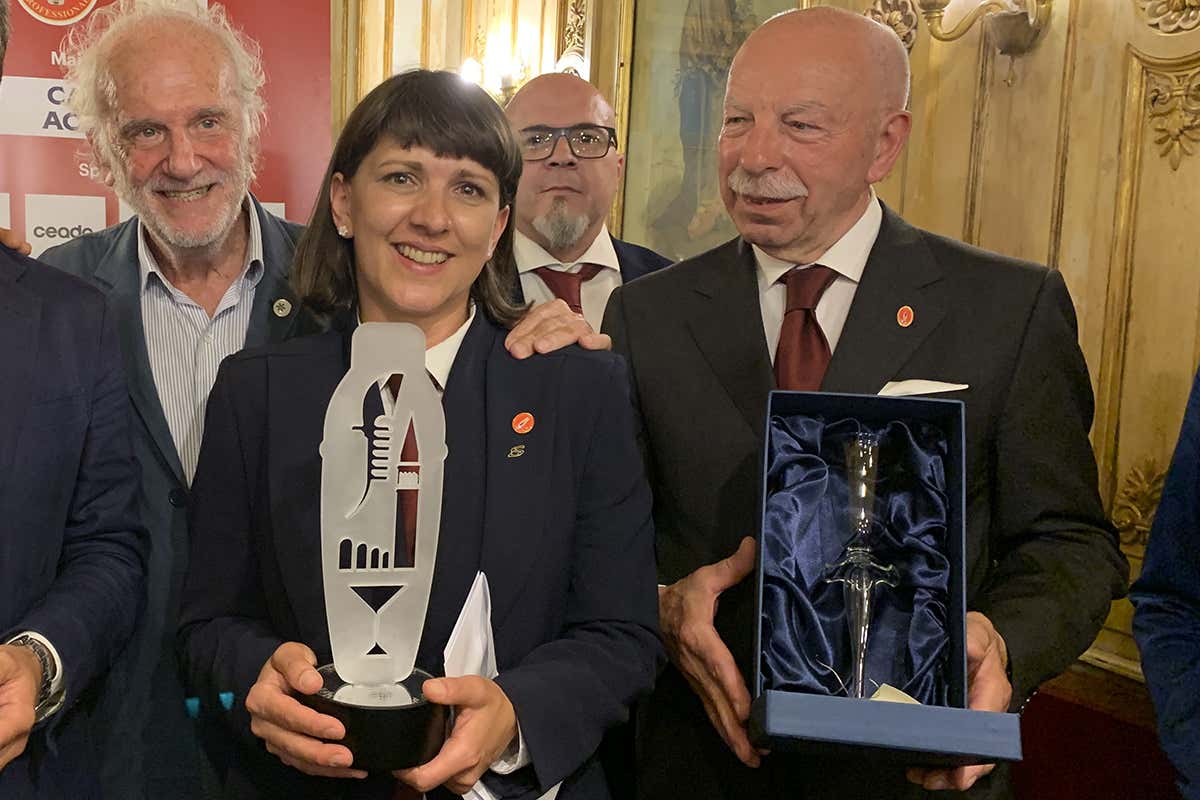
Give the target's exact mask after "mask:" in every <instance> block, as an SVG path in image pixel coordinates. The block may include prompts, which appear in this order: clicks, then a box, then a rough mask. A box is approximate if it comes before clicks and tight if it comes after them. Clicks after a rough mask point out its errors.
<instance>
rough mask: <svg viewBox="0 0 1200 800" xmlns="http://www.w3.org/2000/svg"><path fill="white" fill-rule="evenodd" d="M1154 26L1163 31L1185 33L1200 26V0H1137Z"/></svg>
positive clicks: (1150, 23)
mask: <svg viewBox="0 0 1200 800" xmlns="http://www.w3.org/2000/svg"><path fill="white" fill-rule="evenodd" d="M1137 5H1138V8H1140V9H1141V11H1142V14H1143V15H1144V16H1145V17H1146V22H1147V23H1148V24H1149V25H1150V27H1152V28H1157V29H1158V30H1160V31H1162V32H1163V33H1184V32H1186V31H1191V30H1195V29H1196V28H1200V0H1137Z"/></svg>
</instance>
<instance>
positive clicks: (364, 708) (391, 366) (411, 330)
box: [302, 322, 447, 771]
mask: <svg viewBox="0 0 1200 800" xmlns="http://www.w3.org/2000/svg"><path fill="white" fill-rule="evenodd" d="M396 376H399V388H398V389H397V390H396V395H395V403H394V404H393V405H392V407H391V408H388V406H387V403H386V401H382V400H378V398H379V397H380V386H381V385H385V384H387V385H391V386H392V387H395V386H396ZM389 381H390V383H389ZM380 403H382V408H383V413H377V409H378V408H379V407H380ZM410 423H411V426H412V431H413V438H414V439H415V453H414V452H413V448H412V444H414V442H412V441H410V442H409V443H408V445H407V446H406V442H405V439H406V436H407V434H408V432H409V426H410ZM445 457H446V420H445V417H444V415H443V413H442V402H441V398H440V397H439V396H438V393H437V390H436V389H434V387H433V384H432V382H431V381H430V379H429V375H428V373H427V372H426V371H425V336H424V334H423V333H422V332H421V329H420V328H417V327H416V326H413V325H406V324H390V323H375V322H368V323H364V324H362V325H359V326H358V328H357V329H356V330H355V332H354V337H353V340H352V342H351V350H350V370H349V371H348V372H347V373H346V375H345V376H344V377H343V378H342V380H341V382H340V383H339V384H338V386H337V389H336V390H335V391H334V393H333V397H332V399H330V401H329V407H328V409H327V411H326V413H325V433H324V439H323V440H322V442H321V458H322V467H321V571H322V575H323V577H324V588H325V609H326V614H327V617H328V622H329V643H330V646H331V648H332V650H333V663H332V664H326V665H324V666H322V667H320V668H319V669H318V671H319V672H320V674H321V677H322V678H323V679H324V681H325V684H324V687H323V688H322V689H321V690H320V691H319V692H317V694H315V695H309V696H304V697H302V700H304V702H306V703H307V704H308V705H310V706H312V707H313V708H315V709H317V710H318V711H320V712H321V713H323V714H329V715H330V716H333V717H336V718H337V719H339V720H341V722H342V723H343V725H345V727H346V737H345V738H344V739H343V740H342V744H345V745H346V746H347V747H348V748H349V749H350V751H351V752H352V753H353V754H354V766H355V767H357V768H360V769H368V770H389V771H390V770H395V769H403V768H407V767H412V766H416V765H417V764H421V763H424V762H425V761H428V760H429V759H430V758H432V757H433V756H434V755H435V754H436V753H437V751H438V750H439V749H440V747H441V744H442V741H443V740H444V738H445V728H446V711H447V709H446V707H445V706H439V705H436V704H433V703H430V702H429V701H427V700H426V699H425V698H424V697H423V695H422V693H421V685H422V684H423V683H424V681H426V680H428V679H429V678H431V677H433V676H432V675H430V674H428V673H426V672H424V671H422V670H420V669H415V668H414V664H415V662H416V658H417V649H418V647H419V646H420V643H421V631H422V629H423V627H424V625H425V611H426V608H427V607H428V605H429V590H430V587H431V586H432V584H433V569H434V563H435V562H436V560H437V544H438V523H439V520H440V517H441V509H442V467H443V463H442V462H443V461H444V459H445ZM414 458H415V460H414ZM414 506H415V509H416V513H415V526H414V525H412V523H413V521H414V520H413V517H414V515H413V514H412V513H411V509H412V508H413V507H414ZM406 511H407V512H408V513H406ZM414 527H415V530H412V529H411V528H414Z"/></svg>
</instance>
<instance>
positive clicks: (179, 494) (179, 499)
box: [167, 489, 188, 508]
mask: <svg viewBox="0 0 1200 800" xmlns="http://www.w3.org/2000/svg"><path fill="white" fill-rule="evenodd" d="M167 499H168V500H170V501H171V505H173V506H175V507H176V508H185V507H187V502H188V498H187V492H185V491H184V490H183V489H172V490H171V492H170V494H168V495H167Z"/></svg>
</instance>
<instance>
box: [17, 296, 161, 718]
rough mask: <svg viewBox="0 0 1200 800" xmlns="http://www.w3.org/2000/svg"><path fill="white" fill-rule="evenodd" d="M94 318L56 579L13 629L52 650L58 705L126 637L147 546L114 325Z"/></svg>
mask: <svg viewBox="0 0 1200 800" xmlns="http://www.w3.org/2000/svg"><path fill="white" fill-rule="evenodd" d="M97 306H98V307H99V306H100V304H99V303H97ZM81 318H82V319H86V317H83V316H82V315H81ZM93 321H97V322H99V325H97V326H96V328H97V329H96V330H95V331H94V335H93V337H92V338H91V343H92V344H93V345H94V348H95V349H94V350H92V351H91V352H90V353H87V354H80V360H81V361H82V362H84V363H86V364H88V365H89V366H90V368H91V375H92V379H93V380H92V385H91V387H90V389H89V391H90V398H89V400H90V407H89V419H88V425H87V433H86V434H85V439H84V442H83V449H82V452H81V455H80V461H79V470H78V473H77V476H76V479H75V488H74V492H73V493H72V495H71V502H70V507H69V510H68V512H67V518H66V525H65V528H64V531H63V540H62V550H61V552H60V554H59V559H58V570H57V576H56V577H55V579H54V583H53V584H52V586H51V588H50V591H49V592H48V593H47V594H46V595H45V596H44V597H43V598H42V600H41V602H39V603H38V604H37V605H36V606H34V607H33V608H32V609H31V610H30V612H29V613H28V614H27V615H26V616H25V618H24V619H23V620H21V622H20V623H18V624H17V625H16V626H14V628H13V630H14V631H20V630H33V631H37V632H38V633H40V634H42V635H43V636H45V637H46V639H48V640H49V641H50V642H51V643H52V644H53V645H54V647H55V649H56V650H57V651H58V654H59V658H61V659H62V667H63V678H64V680H65V689H66V697H65V699H64V708H69V707H70V706H71V705H73V704H74V703H75V701H76V700H78V699H79V695H80V692H82V691H83V690H84V689H85V688H86V687H87V686H88V684H90V683H91V682H92V680H93V679H95V678H96V677H97V676H98V675H100V674H101V673H103V672H105V671H107V670H108V668H109V667H110V666H111V664H112V662H113V660H114V659H115V658H116V656H117V654H118V653H119V652H120V650H121V648H122V647H123V646H124V644H125V642H126V641H127V640H128V639H129V636H130V634H131V633H132V632H133V627H134V624H135V623H136V621H137V618H138V615H139V614H140V613H141V609H142V605H143V586H144V579H145V569H146V562H145V559H146V552H147V548H148V547H149V541H148V538H147V536H146V532H145V529H144V528H143V527H142V524H141V521H140V519H139V517H138V511H137V487H138V476H137V467H136V465H135V464H134V461H133V455H132V452H131V446H130V436H129V418H130V409H129V394H128V390H127V389H126V386H125V379H124V375H123V373H122V371H121V357H120V350H119V349H118V344H117V334H116V327H115V324H114V323H115V321H114V320H113V319H111V318H110V317H109V315H108V313H107V312H103V313H98V314H97V315H96V316H95V317H94V318H93ZM81 339H82V337H81ZM30 533H31V535H46V536H56V535H57V532H52V531H43V532H35V531H31V532H30ZM59 716H60V717H61V715H59Z"/></svg>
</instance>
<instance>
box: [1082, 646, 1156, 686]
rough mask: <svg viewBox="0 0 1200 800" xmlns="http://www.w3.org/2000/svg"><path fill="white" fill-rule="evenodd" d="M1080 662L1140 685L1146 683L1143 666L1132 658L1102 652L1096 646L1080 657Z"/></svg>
mask: <svg viewBox="0 0 1200 800" xmlns="http://www.w3.org/2000/svg"><path fill="white" fill-rule="evenodd" d="M1079 660H1080V661H1082V662H1084V663H1085V664H1091V665H1092V666H1095V667H1100V668H1101V669H1105V670H1108V671H1109V672H1115V673H1116V674H1118V675H1124V676H1125V677H1126V678H1131V679H1133V680H1135V681H1137V682H1139V683H1145V682H1146V676H1145V675H1144V674H1142V665H1141V664H1139V663H1138V662H1136V661H1134V660H1133V659H1131V658H1123V657H1122V656H1119V655H1117V654H1116V653H1110V652H1108V651H1107V650H1101V649H1100V648H1099V647H1096V646H1095V645H1093V646H1092V647H1089V648H1088V650H1087V652H1085V653H1084V654H1083V655H1081V656H1080V657H1079Z"/></svg>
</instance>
